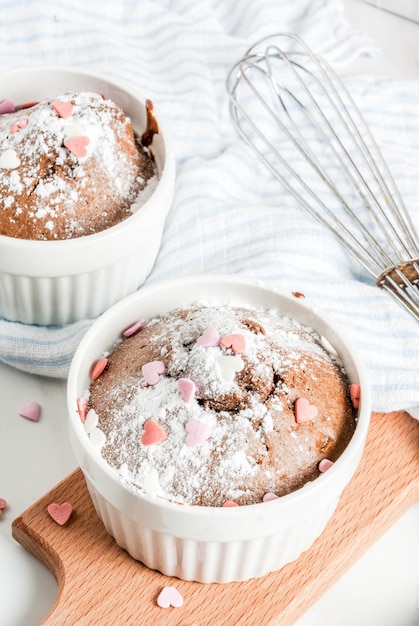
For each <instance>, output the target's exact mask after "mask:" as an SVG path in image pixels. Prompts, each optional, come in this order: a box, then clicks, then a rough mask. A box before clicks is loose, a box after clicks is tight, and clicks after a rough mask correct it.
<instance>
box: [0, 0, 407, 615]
mask: <svg viewBox="0 0 419 626" xmlns="http://www.w3.org/2000/svg"><path fill="white" fill-rule="evenodd" d="M417 1H418V0H416V2H417ZM344 4H345V10H346V13H347V15H348V17H349V19H350V21H351V22H352V24H353V25H354V26H355V27H356V28H357V29H359V30H362V31H363V32H365V33H367V34H369V35H370V36H371V38H373V39H375V40H376V41H377V42H379V44H380V46H381V49H382V54H381V55H380V57H378V58H375V59H373V60H360V61H356V62H355V63H354V64H353V65H352V66H351V67H350V68H349V70H348V71H351V72H366V73H370V74H375V75H377V74H386V75H390V76H398V77H407V78H419V24H418V23H416V22H412V21H408V20H406V19H403V18H400V17H397V16H395V15H394V14H390V13H387V12H384V11H381V10H379V9H377V8H375V7H373V6H371V5H369V4H366V3H364V2H362V1H361V0H345V2H344ZM418 114H419V112H418ZM0 390H1V405H0V406H1V409H0V412H1V415H0V463H1V471H0V497H3V498H5V499H6V500H7V501H8V503H9V506H8V507H7V509H6V510H5V512H4V513H3V515H2V517H1V519H0V626H36V625H37V624H39V623H40V622H41V621H42V619H43V617H44V616H45V615H46V613H47V612H48V611H49V609H50V607H51V606H52V604H53V602H54V598H55V593H56V585H55V581H54V579H53V578H52V576H51V575H50V573H49V572H48V571H47V570H46V569H45V568H44V567H43V566H42V565H41V564H40V563H39V562H38V561H37V560H36V559H35V558H34V557H32V556H31V555H30V554H29V553H27V552H26V550H24V549H23V548H22V547H21V546H20V545H19V544H17V543H16V542H15V541H14V540H13V539H12V537H11V526H10V525H11V522H12V520H13V519H14V518H15V517H17V516H18V515H19V514H20V513H21V512H22V511H24V510H25V509H26V508H27V507H28V506H30V505H31V504H32V503H33V502H35V501H36V500H37V499H38V498H39V497H40V496H42V495H44V494H45V493H46V492H47V491H48V490H49V489H51V488H52V487H53V486H54V485H55V484H56V483H58V482H59V481H60V480H61V479H62V478H64V477H65V476H67V475H68V474H69V473H70V472H71V471H72V470H73V469H74V468H75V467H76V463H75V460H74V457H73V455H72V452H71V450H70V446H69V443H68V438H67V430H66V403H65V383H64V382H63V381H56V380H48V379H44V378H38V377H35V376H30V375H26V374H24V373H22V372H19V371H16V370H13V369H12V368H9V367H7V366H5V365H3V364H0ZM31 400H36V401H38V402H39V403H40V405H41V407H42V413H41V418H40V420H39V421H38V422H37V423H33V422H30V421H28V420H24V419H22V418H20V417H18V415H17V408H18V407H19V406H20V405H21V404H23V403H26V402H28V401H31ZM355 624H356V626H418V624H419V503H417V504H416V505H415V506H413V507H412V508H411V509H410V510H409V511H408V512H407V513H406V514H405V515H404V516H403V517H402V518H401V519H400V521H399V522H398V523H396V524H395V526H394V527H393V528H392V529H390V531H388V532H387V533H386V534H385V535H384V536H383V537H382V538H381V539H380V540H379V541H378V542H377V543H376V544H375V545H374V546H373V547H372V548H371V549H370V550H369V551H368V552H367V553H366V554H365V556H364V557H362V558H361V559H360V561H359V562H358V563H357V564H356V565H355V566H354V567H352V568H351V570H349V571H348V572H347V573H346V574H345V575H344V576H343V577H342V578H341V579H339V580H338V581H336V583H335V584H334V586H333V587H332V588H331V589H330V590H329V591H328V592H327V593H325V594H324V596H323V597H322V598H320V599H319V600H318V602H317V603H316V604H315V605H313V607H312V608H311V609H310V610H309V611H308V612H307V613H306V614H305V615H304V616H303V617H302V618H301V619H300V620H299V621H298V626H354V625H355ZM57 626H58V625H57ZM59 626H61V625H59ZM66 626H67V625H66ZM68 626H70V625H68ZM200 626H204V625H200ZM226 626H234V625H233V624H232V625H226ZM260 626H263V625H260Z"/></svg>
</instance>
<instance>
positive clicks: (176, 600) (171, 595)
mask: <svg viewBox="0 0 419 626" xmlns="http://www.w3.org/2000/svg"><path fill="white" fill-rule="evenodd" d="M157 604H158V605H159V606H160V607H161V608H162V609H168V608H169V606H173V607H175V608H179V607H181V606H182V604H183V598H182V596H181V595H180V593H179V591H178V590H177V589H176V588H175V587H171V586H169V587H163V589H162V590H161V591H160V593H159V596H158V598H157Z"/></svg>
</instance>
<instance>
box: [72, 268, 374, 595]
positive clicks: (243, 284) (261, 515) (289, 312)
mask: <svg viewBox="0 0 419 626" xmlns="http://www.w3.org/2000/svg"><path fill="white" fill-rule="evenodd" d="M209 299H212V300H217V301H222V302H226V303H228V302H233V303H235V304H237V303H242V304H247V305H257V306H259V307H263V308H276V309H278V310H279V311H280V313H281V314H283V315H286V316H289V317H293V318H294V319H297V320H298V321H300V322H302V323H303V324H306V325H308V326H310V327H311V328H313V329H314V330H316V331H317V332H318V334H319V335H320V336H322V337H324V338H325V339H326V340H327V341H328V342H329V343H330V344H331V345H332V346H333V347H334V349H335V350H336V351H337V352H338V354H339V355H340V357H341V358H342V360H343V363H344V366H345V369H346V371H347V374H348V377H349V380H350V382H351V383H357V384H360V386H361V402H360V406H359V409H358V416H357V425H356V429H355V432H354V434H353V436H352V439H351V441H350V442H349V444H348V446H347V448H346V449H345V451H344V452H343V454H342V455H341V456H340V457H339V459H338V460H337V461H336V462H335V463H334V465H333V466H332V467H331V468H330V469H329V470H328V471H327V472H325V473H324V474H322V475H320V476H319V478H317V479H315V480H314V481H312V482H309V483H307V484H306V485H305V486H304V487H302V488H301V489H298V490H296V491H294V492H293V493H290V494H288V495H285V496H282V497H280V498H278V499H277V500H272V501H270V502H264V503H261V504H253V505H248V506H239V507H231V508H224V507H219V508H217V507H214V508H212V507H201V506H188V505H184V504H182V505H178V504H175V503H173V502H169V501H167V500H165V499H163V498H160V497H158V496H152V495H150V494H146V493H144V494H141V495H139V494H138V492H137V493H134V492H133V491H131V490H130V488H129V487H128V486H127V485H124V484H123V482H122V481H121V479H120V478H119V476H118V473H117V471H116V470H114V469H112V468H111V467H110V466H109V465H108V464H107V463H106V462H105V460H104V459H103V457H102V456H101V454H100V451H98V450H97V449H96V448H94V447H93V446H92V444H91V443H90V441H89V439H88V436H87V435H86V433H85V430H84V426H83V424H82V422H81V419H80V415H79V413H78V410H77V399H78V398H80V397H82V396H83V395H84V394H85V392H86V390H87V389H88V388H89V384H90V373H91V368H92V364H93V363H94V362H95V361H96V360H97V359H98V358H99V356H100V355H101V354H102V353H103V352H105V351H108V350H110V349H111V348H112V346H113V345H114V343H115V342H116V341H117V340H118V338H119V337H120V334H121V331H122V329H124V328H127V327H128V326H129V325H130V324H132V323H133V322H134V321H136V320H138V319H139V318H145V319H148V318H151V317H153V316H155V315H157V314H160V313H164V312H168V311H170V310H172V309H174V308H177V307H180V306H185V305H188V304H192V303H194V302H199V301H208V300H209ZM67 401H68V411H69V432H70V439H71V443H72V447H73V450H74V452H75V455H76V458H77V461H78V463H79V465H80V467H81V469H82V471H83V473H84V476H85V479H86V483H87V486H88V489H89V492H90V494H91V497H92V500H93V503H94V506H95V508H96V511H97V513H98V515H99V517H100V518H101V519H102V521H103V523H104V525H105V527H106V529H107V531H108V532H109V533H110V534H111V535H112V536H113V537H114V538H115V540H116V541H117V543H118V544H119V545H120V546H121V547H123V548H125V549H126V550H127V551H128V552H129V554H131V556H133V557H134V558H135V559H137V560H139V561H141V562H143V563H144V564H145V565H147V566H148V567H150V568H152V569H156V570H159V571H161V572H162V573H163V574H166V575H168V576H177V577H178V578H181V579H184V580H195V581H199V582H204V583H209V582H219V583H227V582H232V581H241V580H247V579H249V578H254V577H260V576H263V575H265V574H267V573H268V572H271V571H275V570H277V569H280V568H281V567H282V566H283V565H285V564H286V563H289V562H291V561H293V560H295V559H297V558H298V556H299V555H300V554H301V553H302V552H303V551H305V550H307V549H308V548H309V547H310V546H311V545H312V543H313V542H314V540H315V539H316V538H317V537H318V536H319V535H320V534H321V532H322V531H323V529H324V527H325V526H326V524H327V522H328V521H329V520H330V518H331V516H332V514H333V512H334V510H335V507H336V505H337V503H338V501H339V498H340V496H341V494H342V491H343V490H344V488H345V487H346V485H347V484H348V482H349V481H350V480H351V477H352V476H353V474H354V472H355V470H356V468H357V466H358V464H359V461H360V459H361V456H362V453H363V449H364V444H365V440H366V436H367V431H368V426H369V419H370V412H371V396H370V386H369V380H368V375H367V372H366V370H365V366H364V364H363V361H362V359H361V357H360V355H359V354H358V352H357V350H356V348H355V347H354V346H353V345H352V343H351V342H350V340H349V339H348V337H347V336H346V334H345V332H344V331H343V330H342V329H340V328H338V327H336V326H335V324H334V323H333V322H332V321H330V320H329V319H328V318H327V317H325V316H324V315H323V314H322V313H321V312H319V311H318V310H317V309H316V308H315V307H313V306H312V305H311V304H310V302H308V301H307V300H306V299H304V298H296V297H295V296H293V295H292V294H291V293H287V292H284V291H279V290H276V289H273V288H271V287H269V286H267V285H265V284H262V283H259V282H257V281H254V280H248V279H245V278H240V277H237V276H210V275H208V276H195V277H194V276H192V277H189V278H184V279H179V280H176V281H172V282H166V283H161V284H158V285H155V286H149V287H144V288H142V289H140V290H139V291H138V292H137V293H135V294H134V295H132V296H128V297H127V298H125V299H124V300H122V301H121V302H119V303H118V304H116V305H114V306H113V307H112V308H111V309H110V310H108V311H107V312H106V313H104V314H103V315H102V316H101V317H100V318H99V319H98V320H96V321H95V322H94V324H93V325H92V326H91V327H90V329H89V330H88V331H87V333H86V335H85V336H84V338H83V339H82V341H81V343H80V345H79V347H78V349H77V351H76V353H75V355H74V358H73V361H72V364H71V367H70V373H69V378H68V393H67Z"/></svg>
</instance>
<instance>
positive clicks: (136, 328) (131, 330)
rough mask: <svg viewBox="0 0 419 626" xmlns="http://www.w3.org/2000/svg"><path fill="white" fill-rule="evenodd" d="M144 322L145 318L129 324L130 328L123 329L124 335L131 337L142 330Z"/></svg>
mask: <svg viewBox="0 0 419 626" xmlns="http://www.w3.org/2000/svg"><path fill="white" fill-rule="evenodd" d="M144 324H145V321H144V320H138V322H134V323H133V324H131V326H128V328H126V329H125V330H124V331H123V333H122V335H123V336H124V337H131V336H132V335H135V334H136V333H138V331H139V330H141V328H142V327H143V326H144Z"/></svg>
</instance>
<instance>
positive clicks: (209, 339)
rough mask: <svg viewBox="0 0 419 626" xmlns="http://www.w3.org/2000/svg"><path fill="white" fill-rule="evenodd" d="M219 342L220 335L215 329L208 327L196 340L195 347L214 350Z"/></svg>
mask: <svg viewBox="0 0 419 626" xmlns="http://www.w3.org/2000/svg"><path fill="white" fill-rule="evenodd" d="M219 342H220V335H219V333H218V330H217V329H216V328H213V327H212V326H209V327H208V328H206V329H205V330H204V332H203V333H202V335H200V337H198V339H197V340H196V345H197V346H200V347H201V348H215V346H218V344H219Z"/></svg>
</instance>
